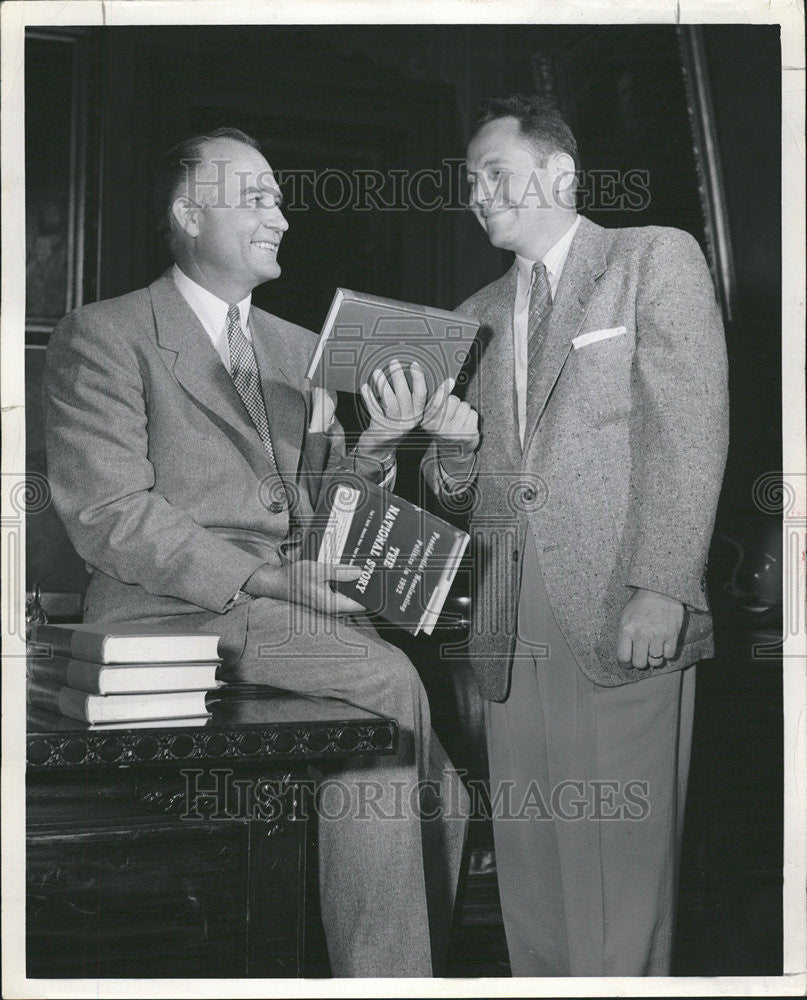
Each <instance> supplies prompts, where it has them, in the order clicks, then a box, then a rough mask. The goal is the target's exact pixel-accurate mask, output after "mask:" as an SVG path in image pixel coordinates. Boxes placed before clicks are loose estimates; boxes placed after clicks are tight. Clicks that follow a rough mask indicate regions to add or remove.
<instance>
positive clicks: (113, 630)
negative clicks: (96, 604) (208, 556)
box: [28, 622, 221, 726]
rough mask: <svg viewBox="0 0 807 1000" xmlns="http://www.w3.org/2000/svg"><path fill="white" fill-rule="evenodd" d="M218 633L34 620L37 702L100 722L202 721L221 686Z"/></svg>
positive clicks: (33, 700)
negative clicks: (218, 673) (37, 623)
mask: <svg viewBox="0 0 807 1000" xmlns="http://www.w3.org/2000/svg"><path fill="white" fill-rule="evenodd" d="M218 642H219V637H218V636H217V635H209V634H207V633H204V632H196V633H182V634H179V633H176V632H166V631H164V630H161V629H160V628H159V626H152V625H143V624H132V623H127V622H118V623H115V624H97V625H34V626H33V628H32V632H31V645H30V646H29V650H32V651H31V652H29V657H28V701H29V703H30V704H31V705H33V706H35V707H37V708H40V709H45V710H46V711H49V712H56V713H59V714H60V715H64V716H68V717H69V718H71V719H78V720H79V721H81V722H88V723H90V724H92V725H115V724H121V725H123V724H131V725H138V726H141V725H142V726H148V725H153V726H157V725H162V726H171V725H194V724H203V723H204V722H205V720H206V719H207V718H209V716H210V712H209V710H208V701H209V700H210V694H211V692H214V691H216V690H217V689H218V687H219V686H220V682H219V681H217V680H216V670H217V668H218V666H219V664H220V663H221V660H220V659H219V655H218Z"/></svg>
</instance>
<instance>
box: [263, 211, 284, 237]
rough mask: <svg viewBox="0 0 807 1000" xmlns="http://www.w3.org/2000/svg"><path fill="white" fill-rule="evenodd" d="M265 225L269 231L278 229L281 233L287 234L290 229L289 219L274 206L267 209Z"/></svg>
mask: <svg viewBox="0 0 807 1000" xmlns="http://www.w3.org/2000/svg"><path fill="white" fill-rule="evenodd" d="M263 224H264V226H266V228H267V229H276V230H278V231H279V232H281V233H285V232H286V230H287V229H288V228H289V222H288V219H287V218H286V216H285V215H284V214H283V212H281V210H280V207H279V206H278V205H273V206H272V207H271V208H268V209H266V211H265V214H264V219H263Z"/></svg>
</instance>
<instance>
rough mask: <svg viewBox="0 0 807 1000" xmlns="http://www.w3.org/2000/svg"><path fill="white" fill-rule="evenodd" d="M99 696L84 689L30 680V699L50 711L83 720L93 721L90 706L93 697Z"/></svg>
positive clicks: (34, 703)
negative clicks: (73, 689)
mask: <svg viewBox="0 0 807 1000" xmlns="http://www.w3.org/2000/svg"><path fill="white" fill-rule="evenodd" d="M93 697H97V696H94V695H88V694H87V693H86V692H84V691H71V690H70V688H66V687H60V686H59V685H58V684H47V683H44V682H39V681H29V683H28V701H29V702H30V703H31V704H32V705H38V706H39V707H40V708H45V709H47V710H48V711H49V712H57V713H59V714H60V715H67V716H69V717H70V718H71V719H79V720H80V721H81V722H91V721H92V719H90V717H89V706H90V703H91V699H92V698H93Z"/></svg>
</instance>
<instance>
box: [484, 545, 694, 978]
mask: <svg viewBox="0 0 807 1000" xmlns="http://www.w3.org/2000/svg"><path fill="white" fill-rule="evenodd" d="M626 596H627V595H626ZM518 621H519V636H518V641H517V645H516V650H515V656H514V661H513V673H512V683H511V688H510V692H509V696H508V698H507V700H506V701H505V702H502V703H497V702H491V701H486V702H485V723H486V729H487V740H488V753H489V758H490V772H491V798H492V803H493V808H494V842H495V848H496V865H497V871H498V877H499V888H500V893H501V899H502V910H503V916H504V925H505V931H506V935H507V945H508V950H509V953H510V964H511V968H512V971H513V975H515V976H663V975H669V969H670V957H671V949H672V939H673V924H674V912H675V901H676V899H675V897H676V882H677V868H678V856H679V847H680V839H681V832H682V828H683V816H684V803H685V798H686V783H687V775H688V771H689V754H690V743H691V734H692V718H693V709H694V695H695V669H694V667H689V668H687V669H685V670H683V671H678V672H674V673H670V674H666V675H660V676H655V677H653V676H648V677H647V678H646V679H643V680H640V681H637V682H635V683H631V684H626V685H622V686H619V687H612V688H608V687H598V686H597V685H595V684H593V683H592V682H591V681H589V680H588V679H587V678H586V677H585V675H584V674H583V672H582V671H581V670H580V668H579V667H578V665H577V663H576V661H575V658H574V656H573V655H572V653H571V650H570V649H569V647H568V645H567V644H566V641H565V639H564V638H563V635H562V634H561V632H560V630H559V629H558V626H557V624H556V622H555V619H554V616H553V615H552V611H551V608H550V606H549V600H548V597H547V594H546V590H545V589H544V584H543V578H542V576H541V572H540V566H539V562H538V556H537V553H536V549H535V544H534V541H533V538H532V534H531V533H530V532H528V533H527V549H526V551H525V554H524V565H523V572H522V581H521V592H520V599H519V614H518ZM497 799H498V803H499V804H498V807H497ZM497 812H498V814H499V815H498V817H497V815H496V813H497Z"/></svg>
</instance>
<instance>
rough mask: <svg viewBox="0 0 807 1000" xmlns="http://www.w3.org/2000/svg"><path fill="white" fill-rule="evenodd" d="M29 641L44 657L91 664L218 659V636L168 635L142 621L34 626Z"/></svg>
mask: <svg viewBox="0 0 807 1000" xmlns="http://www.w3.org/2000/svg"><path fill="white" fill-rule="evenodd" d="M31 642H32V643H33V645H34V646H36V647H37V653H38V652H39V650H40V648H41V651H42V653H43V654H45V655H47V654H50V655H53V656H65V657H67V658H68V659H71V660H90V661H92V662H93V663H140V664H143V663H191V662H195V661H198V660H217V659H218V658H219V637H218V636H217V635H211V634H209V633H208V632H187V633H179V632H168V631H166V629H165V628H162V627H160V626H159V625H144V624H143V623H142V622H111V623H110V622H106V623H104V622H98V623H97V624H92V625H34V626H33V628H32V629H31Z"/></svg>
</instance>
